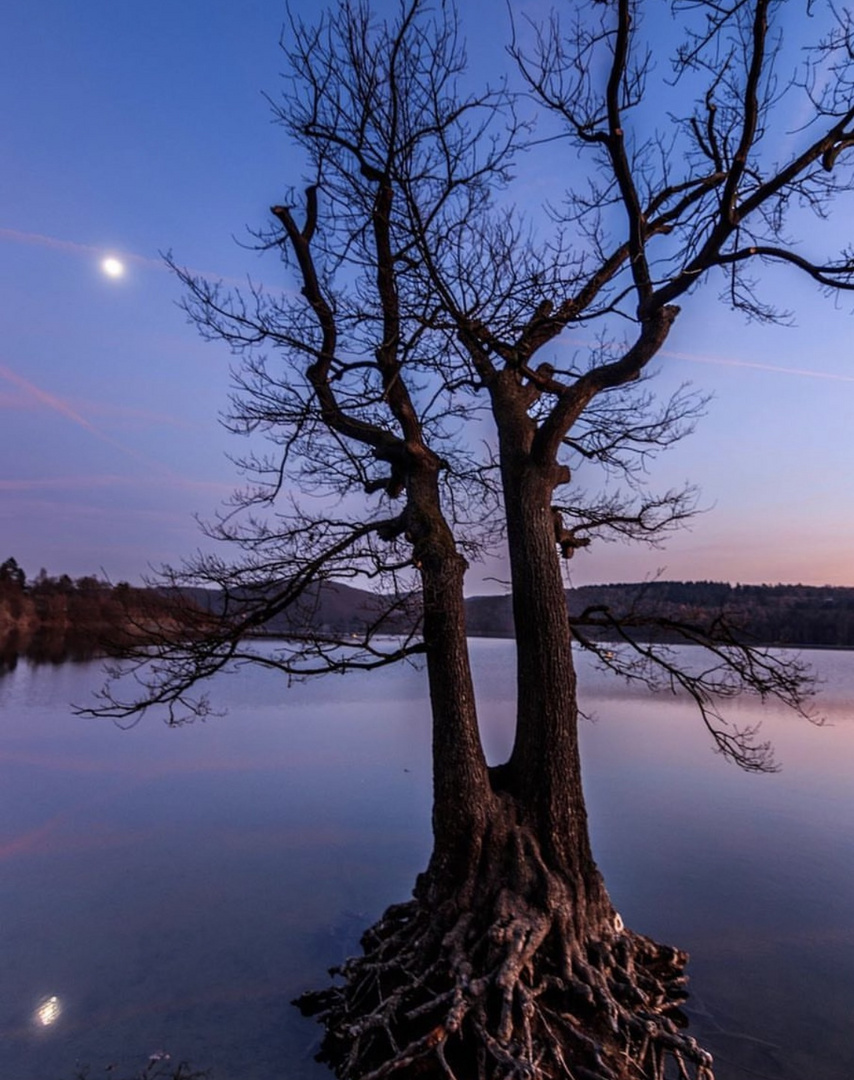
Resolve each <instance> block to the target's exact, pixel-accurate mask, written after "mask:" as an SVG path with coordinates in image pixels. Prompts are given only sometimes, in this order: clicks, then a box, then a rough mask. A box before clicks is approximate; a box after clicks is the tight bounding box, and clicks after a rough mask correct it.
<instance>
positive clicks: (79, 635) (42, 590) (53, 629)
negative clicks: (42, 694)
mask: <svg viewBox="0 0 854 1080" xmlns="http://www.w3.org/2000/svg"><path fill="white" fill-rule="evenodd" d="M166 617H168V613H167V607H166V603H165V598H164V597H162V596H161V595H160V594H158V593H157V592H156V591H155V590H152V589H147V588H139V587H135V586H131V585H129V584H128V583H127V582H124V581H122V582H119V583H117V584H115V585H114V584H112V583H111V582H108V581H104V580H103V579H100V578H97V577H94V576H91V575H87V576H85V577H79V578H76V579H72V578H71V577H69V576H68V574H61V575H60V576H59V577H51V576H49V575H48V573H47V571H46V570H40V571H39V573H38V574H37V575H36V576H35V577H34V578H33V579H32V580H30V581H28V580H27V577H26V574H25V572H24V570H23V569H22V568H21V567H20V565H19V564H18V562H17V560H16V559H14V558H8V559H6V561H5V562H3V563H2V564H0V672H2V671H4V670H9V669H10V668H13V667H14V666H15V664H16V663H17V661H18V658H19V657H21V656H24V657H26V658H27V659H29V660H32V661H35V662H45V663H61V662H62V661H64V660H87V659H90V658H92V657H95V656H109V655H113V654H118V653H120V652H121V651H122V649H123V648H124V647H125V646H126V645H127V644H128V642H129V641H131V640H139V638H140V637H144V636H145V634H146V633H147V632H148V629H149V628H153V627H154V626H155V625H158V626H160V627H162V625H163V621H164V618H166Z"/></svg>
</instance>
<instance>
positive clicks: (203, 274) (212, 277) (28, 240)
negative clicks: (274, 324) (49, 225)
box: [0, 228, 293, 292]
mask: <svg viewBox="0 0 854 1080" xmlns="http://www.w3.org/2000/svg"><path fill="white" fill-rule="evenodd" d="M0 240H9V241H11V242H12V243H14V244H30V245H35V246H37V247H46V248H50V249H51V250H53V251H65V252H68V253H69V254H71V255H86V256H88V257H94V258H96V259H103V258H104V257H105V256H108V255H115V256H117V257H119V258H120V259H121V260H122V261H123V262H129V263H136V264H138V265H139V266H148V267H152V268H153V269H155V270H165V271H166V272H167V273H171V271H170V269H169V267H168V266H167V265H166V262H165V261H164V260H163V259H162V258H157V259H153V258H151V257H150V256H148V255H137V254H135V253H134V252H127V251H124V250H119V249H115V248H107V247H97V246H96V245H95V244H79V243H78V242H77V241H76V240H61V239H60V238H59V237H57V236H43V235H42V234H41V233H31V232H23V231H22V230H21V229H3V228H0ZM179 265H180V264H179ZM183 269H184V270H186V271H187V273H189V274H191V275H192V276H193V277H198V278H204V279H206V280H208V281H212V282H225V283H227V284H229V285H236V286H243V287H246V285H247V284H248V278H245V277H243V278H235V277H229V276H228V275H223V274H215V273H211V272H210V271H208V270H195V269H193V267H191V266H186V267H183ZM255 284H261V283H258V282H256V283H255ZM262 287H263V286H262ZM276 291H277V292H292V291H293V290H292V289H288V288H284V289H283V288H281V287H277V289H276Z"/></svg>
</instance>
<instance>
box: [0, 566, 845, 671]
mask: <svg viewBox="0 0 854 1080" xmlns="http://www.w3.org/2000/svg"><path fill="white" fill-rule="evenodd" d="M182 592H183V595H184V599H185V600H190V601H191V608H193V607H195V609H196V610H197V611H200V612H201V613H210V614H211V615H214V616H216V615H217V614H218V613H220V612H221V611H222V607H223V598H222V594H220V593H217V592H215V591H211V590H205V589H188V590H182ZM238 603H239V601H238ZM567 606H568V610H569V612H570V614H571V615H575V616H578V615H580V614H581V613H582V612H584V610H585V609H587V608H588V607H605V608H607V609H608V610H609V611H610V612H611V613H612V614H613V615H614V617H616V618H619V617H620V616H624V615H626V614H627V613H629V612H635V613H642V614H643V613H652V612H654V613H656V614H657V615H659V616H664V617H667V618H671V619H675V620H681V621H683V622H684V621H694V622H708V621H710V620H711V619H712V618H714V617H715V616H716V615H718V614H720V613H725V614H726V615H727V619H728V621H729V622H730V623H731V624H732V625H734V626H736V627H737V628H738V632H739V635H740V636H742V637H743V638H744V639H745V640H748V641H751V642H755V643H761V644H766V645H781V646H793V647H799V646H802V647H807V646H818V647H825V648H854V588H840V587H833V586H824V587H816V586H811V585H729V584H727V583H726V582H718V581H687V582H686V581H654V582H646V583H635V584H621V585H585V586H582V587H580V588H577V589H573V590H571V591H568V592H567ZM418 612H419V599H418V596H417V595H412V596H410V597H406V598H403V599H402V600H401V602H400V605H399V606H398V607H396V608H394V609H393V610H391V611H389V598H388V597H385V596H379V595H377V594H376V593H372V592H369V591H367V590H364V589H357V588H354V587H353V586H352V585H346V584H344V583H342V582H323V583H322V584H319V585H316V586H313V587H312V588H310V589H308V590H307V591H306V593H305V594H304V596H303V597H302V598H301V600H300V602H299V603H298V604H297V605H295V606H293V607H291V608H289V609H287V610H285V611H282V612H280V613H279V614H277V615H276V616H275V617H274V618H272V619H270V620H269V621H268V622H267V623H266V624H264V625H263V627H261V630H260V632H261V633H263V634H269V635H271V636H281V637H287V636H289V635H298V634H304V633H320V634H329V635H340V634H345V635H346V634H350V633H358V632H360V631H363V630H364V629H365V628H366V627H367V626H372V627H374V628H375V629H377V630H379V631H380V632H381V633H387V634H396V633H402V632H405V631H407V630H410V629H411V628H412V627H413V626H414V625H415V622H416V620H417V618H418ZM171 616H172V608H171V607H170V602H169V597H168V594H164V593H162V592H159V591H157V590H152V589H138V588H132V587H131V586H129V585H127V584H125V583H120V584H119V585H116V586H112V585H110V584H108V583H106V582H103V581H99V580H97V579H95V578H92V577H86V578H79V579H77V580H76V581H72V580H71V579H70V578H69V577H68V576H66V575H62V576H61V577H59V578H49V577H47V576H46V575H45V574H44V573H42V574H40V575H39V576H38V577H37V578H36V579H34V580H33V581H31V582H27V581H26V579H25V576H24V574H23V572H22V571H21V569H20V567H19V566H18V564H17V563H16V562H15V560H14V559H7V560H6V562H5V563H3V564H2V565H0V670H2V668H3V667H4V666H6V667H9V666H11V665H13V664H14V661H15V659H16V658H17V656H19V655H20V656H28V657H30V658H32V659H41V660H50V661H54V662H56V661H60V660H64V659H82V658H85V657H87V656H93V655H104V654H106V653H110V652H114V651H116V650H120V649H121V645H122V643H123V641H127V640H130V639H134V640H136V641H139V640H140V637H141V636H142V637H143V638H144V636H145V633H146V631H145V627H146V625H149V624H150V625H154V624H155V623H156V624H157V625H159V626H160V628H161V630H162V629H163V627H164V625H165V626H167V628H168V626H169V625H170V624H169V619H170V618H171ZM206 617H207V616H206V615H204V614H203V618H206ZM466 617H467V622H468V632H469V634H470V635H471V636H473V637H477V636H483V637H512V636H513V615H512V607H511V600H510V597H509V596H472V597H469V598H468V599H467V600H466ZM164 620H165V622H164ZM179 622H180V619H179ZM179 622H173V623H172V626H173V628H174V632H175V635H176V636H181V633H182V627H183V626H185V625H186V624H185V623H184V622H180V625H179ZM167 632H171V631H168V630H167Z"/></svg>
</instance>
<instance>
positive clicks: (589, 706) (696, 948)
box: [0, 641, 854, 1080]
mask: <svg viewBox="0 0 854 1080" xmlns="http://www.w3.org/2000/svg"><path fill="white" fill-rule="evenodd" d="M473 649H474V655H475V661H476V665H477V667H476V676H477V680H478V686H479V689H480V691H481V697H482V703H483V704H482V713H483V720H484V739H485V742H486V745H487V751H488V753H489V755H490V757H491V758H492V759H493V760H498V759H499V758H500V757H501V756H502V755H503V754H504V753H506V751H507V749H508V747H509V740H510V737H511V719H512V709H513V706H512V697H513V686H512V676H513V661H512V644H511V643H510V642H506V641H476V642H474V643H473ZM810 659H812V660H813V661H814V662H815V666H816V668H817V669H818V671H819V672H820V673H821V674H822V675H823V677H824V678H825V680H826V685H825V693H824V700H823V708H824V712H825V714H826V716H827V718H828V724H827V725H826V726H825V727H823V728H815V727H812V726H810V725H808V724H805V723H804V722H803V721H798V720H797V719H796V718H794V717H792V716H788V715H785V714H784V713H782V712H780V711H778V710H767V711H766V713H765V714H764V722H765V731H766V732H767V734H768V736H769V737H770V738H772V739H773V741H774V743H775V745H776V747H777V750H778V757H779V758H780V759H781V761H782V764H783V766H784V768H783V772H782V773H779V774H777V775H773V776H758V777H757V776H748V775H745V774H742V773H739V772H738V771H737V770H736V769H735V768H734V767H732V766H729V765H727V764H726V763H725V762H724V761H722V760H721V758H720V757H718V756H716V755H714V754H713V753H712V751H711V748H710V745H709V740H708V738H707V736H705V735H704V733H703V729H702V725H701V723H700V722H699V720H698V718H696V717H695V716H694V715H693V714H692V712H691V710H690V708H689V707H688V706H687V705H686V704H684V703H682V702H680V701H678V700H675V699H673V698H669V697H662V698H654V699H649V698H645V697H643V696H640V695H638V694H635V693H629V692H627V691H626V690H625V689H624V688H623V687H621V686H620V685H617V684H614V683H613V681H611V680H606V679H605V677H604V676H601V675H599V674H597V673H596V672H595V671H593V670H591V669H589V668H588V667H587V666H583V667H582V671H581V680H582V685H583V693H584V702H585V708H586V710H587V711H588V713H589V714H591V717H592V719H589V720H587V721H585V722H584V724H583V754H584V767H585V779H586V790H587V800H588V808H589V811H590V818H591V825H592V831H593V839H594V847H595V851H596V854H597V858H598V860H599V863H600V865H601V867H602V869H603V871H604V873H605V877H606V880H607V882H608V884H609V887H610V890H611V895H612V897H613V899H614V901H615V904H616V905H617V907H618V908H619V910H620V911H621V913H622V915H623V917H624V919H625V921H626V922H627V923H628V924H629V925H631V926H632V927H634V928H635V929H638V930H641V931H643V932H645V933H648V934H650V935H652V936H653V937H656V938H658V939H659V940H662V941H669V942H671V943H674V944H678V945H680V946H682V947H685V948H687V949H689V950H690V952H691V954H692V963H691V967H690V971H691V975H692V982H691V990H692V998H691V1002H690V1005H691V1013H692V1020H693V1024H694V1033H695V1034H696V1035H697V1036H698V1038H700V1040H701V1042H703V1043H704V1044H706V1045H707V1046H708V1047H709V1048H710V1049H711V1050H712V1051H713V1052H714V1053H715V1056H716V1059H717V1063H718V1064H717V1077H718V1080H748V1078H750V1077H755V1076H760V1077H771V1078H774V1080H796V1078H797V1080H800V1078H804V1077H810V1078H812V1077H817V1078H820V1080H843V1078H844V1080H850V1078H851V1077H852V1076H854V785H852V772H854V653H842V652H837V653H823V652H816V653H812V654H810ZM100 681H101V672H100V668H99V666H98V665H97V664H91V665H81V666H63V667H57V668H38V669H33V668H30V667H28V666H27V665H24V664H21V665H20V666H19V667H18V668H17V669H16V670H15V671H14V672H12V673H10V674H8V675H6V676H5V677H3V678H2V680H0V958H2V962H0V1077H3V1078H4V1080H71V1078H72V1077H73V1075H74V1072H75V1067H76V1064H77V1063H79V1064H81V1065H83V1064H86V1065H88V1066H90V1068H91V1073H90V1075H91V1077H92V1078H93V1080H94V1078H95V1077H98V1076H105V1075H108V1074H105V1073H104V1069H105V1068H106V1067H107V1066H108V1065H110V1064H111V1063H114V1062H115V1063H118V1064H119V1065H120V1066H122V1067H124V1068H126V1069H128V1070H130V1069H132V1068H134V1067H138V1066H139V1065H141V1064H142V1063H144V1061H145V1060H146V1059H147V1057H148V1055H149V1054H151V1053H153V1052H155V1051H160V1050H165V1051H168V1052H169V1053H171V1054H172V1055H173V1057H174V1058H188V1059H190V1060H192V1061H193V1062H194V1063H196V1064H198V1065H200V1066H205V1067H209V1068H211V1070H212V1080H280V1078H295V1080H329V1074H328V1072H327V1071H326V1070H325V1069H323V1068H321V1067H320V1066H318V1065H316V1064H315V1063H314V1062H313V1060H312V1055H313V1053H314V1050H315V1048H316V1043H317V1035H318V1029H317V1028H316V1027H315V1025H314V1024H313V1023H312V1022H311V1021H306V1020H303V1019H302V1018H300V1017H299V1015H298V1014H297V1013H296V1010H294V1009H293V1008H291V1007H290V1006H289V1004H288V1002H289V1001H290V999H291V998H293V997H294V996H295V995H296V994H298V993H299V992H300V991H301V990H303V989H306V988H308V987H317V986H321V985H324V984H325V981H326V977H325V969H326V968H327V967H328V966H329V965H331V964H333V963H336V962H338V961H340V960H341V959H343V958H344V956H346V955H347V954H348V953H349V952H350V951H352V950H353V949H354V948H355V945H356V942H357V941H358V937H359V933H360V931H361V929H363V928H364V926H366V925H367V924H368V923H370V922H371V921H372V920H373V919H375V918H376V917H377V916H378V915H379V914H380V913H381V912H382V910H383V909H384V907H385V906H386V905H387V904H389V903H391V902H395V901H398V900H402V899H405V898H406V897H407V896H408V895H409V892H410V889H411V887H412V884H413V882H414V879H415V875H416V874H417V873H418V872H419V871H420V870H422V869H423V868H424V866H425V864H426V861H427V858H428V856H429V849H430V835H429V814H430V772H429V743H430V733H429V716H428V711H427V708H426V704H425V684H424V676H423V673H421V672H419V671H416V670H414V669H412V668H408V667H402V668H398V669H389V670H387V671H384V672H380V673H375V674H372V675H359V674H354V675H352V676H348V677H346V679H345V678H340V677H329V678H327V679H325V680H321V681H319V682H314V683H311V684H309V685H303V686H297V687H294V688H293V689H291V690H287V689H286V688H285V686H284V684H283V681H282V679H281V678H280V677H279V678H277V677H276V676H275V674H274V673H271V672H261V671H248V670H247V671H244V672H241V673H239V674H238V675H236V676H232V677H230V678H226V679H223V680H221V681H220V683H219V684H218V686H217V687H216V699H217V700H218V702H219V703H220V704H222V705H223V706H224V707H225V708H227V710H228V712H227V715H226V716H224V717H223V718H219V719H211V720H209V721H208V722H207V723H205V724H198V725H194V726H192V727H188V728H182V729H179V730H169V729H167V728H166V727H164V726H163V725H162V724H160V723H158V722H156V721H154V720H146V721H144V722H143V723H141V724H139V725H138V726H136V727H135V728H133V729H131V730H129V731H122V730H119V729H118V728H117V727H115V726H114V725H112V724H110V723H109V722H105V721H96V720H89V719H80V718H75V717H74V716H72V715H71V713H70V710H69V708H68V703H69V702H71V701H73V702H78V703H80V702H84V701H85V700H86V699H87V697H88V695H89V693H90V692H91V691H92V690H93V689H94V688H96V687H97V686H98V685H99V683H100ZM737 713H738V719H739V721H740V722H742V723H745V722H753V721H754V720H755V719H756V718H757V714H756V709H755V707H753V706H748V705H747V704H746V703H741V704H740V705H739V707H738V709H737ZM51 998H55V999H56V1000H55V1001H54V1002H53V1003H52V1004H48V1005H47V1006H46V1007H45V1008H43V1011H42V1017H43V1018H48V1019H53V1018H54V1017H55V1021H54V1022H52V1023H49V1024H47V1025H45V1024H42V1023H39V1021H38V1019H37V1015H36V1011H37V1010H38V1008H39V1006H40V1004H42V1005H43V1006H44V1002H45V1001H46V1000H47V999H51Z"/></svg>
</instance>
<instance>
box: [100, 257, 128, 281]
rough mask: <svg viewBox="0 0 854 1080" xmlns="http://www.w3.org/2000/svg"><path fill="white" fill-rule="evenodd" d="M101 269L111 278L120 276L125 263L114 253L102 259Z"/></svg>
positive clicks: (123, 270)
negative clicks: (114, 255) (115, 256)
mask: <svg viewBox="0 0 854 1080" xmlns="http://www.w3.org/2000/svg"><path fill="white" fill-rule="evenodd" d="M101 269H102V270H103V271H104V273H105V274H106V275H107V277H111V278H120V277H121V276H122V275H123V274H124V272H125V267H124V263H122V262H120V261H119V260H118V259H116V258H114V257H113V256H112V255H108V256H107V258H106V259H102V260H101Z"/></svg>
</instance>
